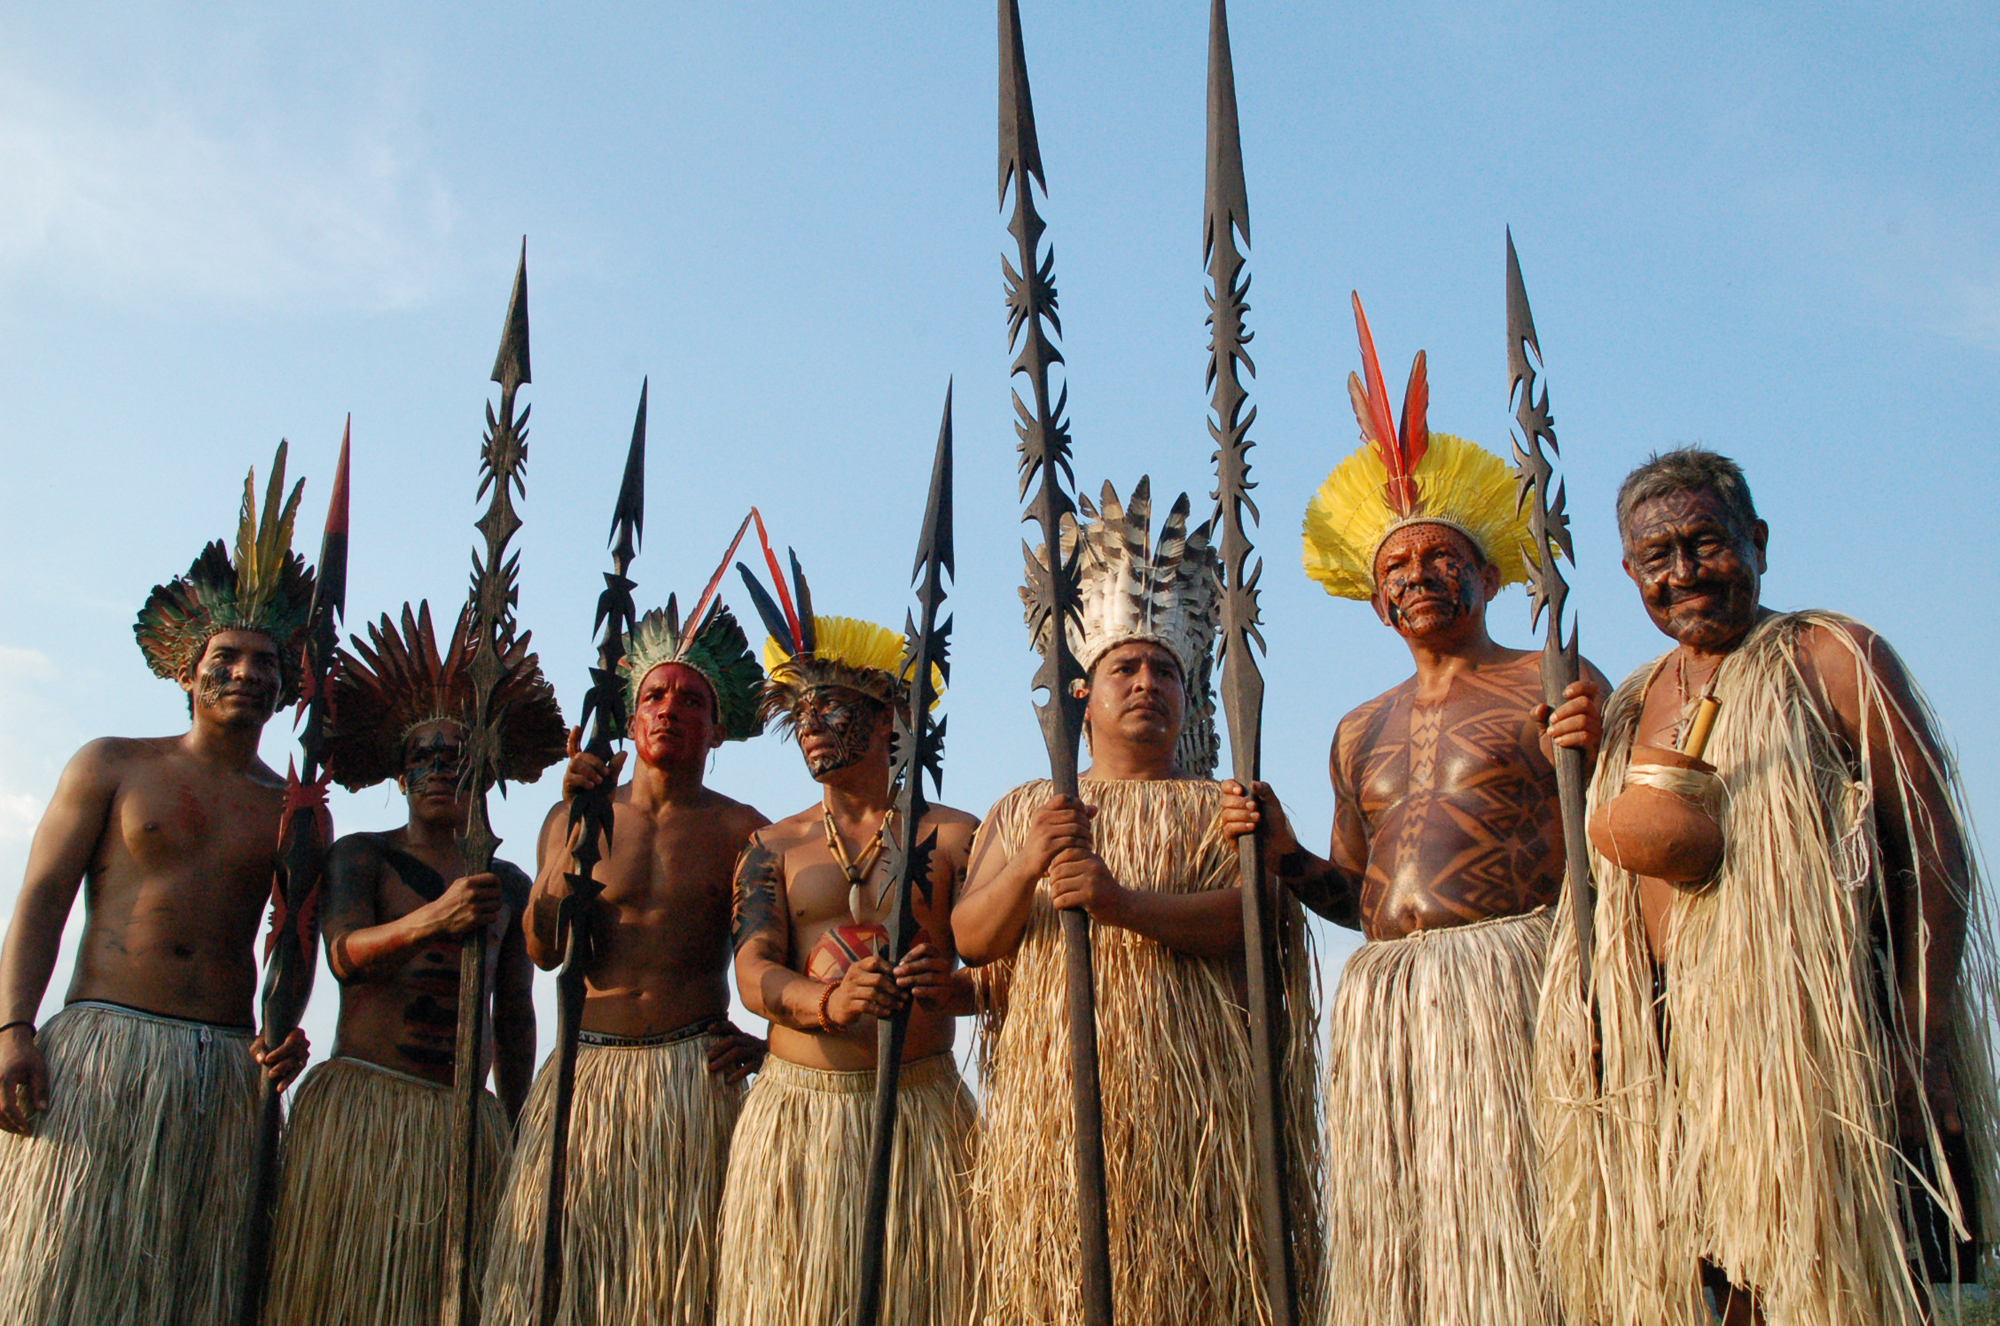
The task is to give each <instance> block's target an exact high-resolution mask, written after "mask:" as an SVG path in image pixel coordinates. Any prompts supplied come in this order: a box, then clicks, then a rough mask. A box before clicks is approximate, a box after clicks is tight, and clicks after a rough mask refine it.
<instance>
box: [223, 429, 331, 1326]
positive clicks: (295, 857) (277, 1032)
mask: <svg viewBox="0 0 2000 1326" xmlns="http://www.w3.org/2000/svg"><path fill="white" fill-rule="evenodd" d="M352 425H353V420H352V419H349V421H348V427H346V428H343V429H342V430H341V435H340V461H339V463H338V464H337V465H336V466H335V468H334V472H333V496H332V498H331V500H329V501H328V503H327V511H326V530H325V533H323V534H322V535H321V536H320V544H319V565H318V567H317V569H316V571H315V575H314V580H313V597H312V606H311V609H310V611H309V613H308V615H307V618H306V645H305V666H304V668H303V669H302V672H303V675H304V677H305V693H304V694H303V695H301V696H300V697H299V711H300V714H301V715H302V717H303V722H302V724H301V726H300V729H299V760H300V766H301V767H299V768H298V769H296V770H288V771H287V776H286V779H285V813H284V818H283V820H282V821H281V822H280V825H279V828H278V842H279V844H280V847H281V848H282V855H281V857H280V861H281V865H280V867H279V869H280V873H281V876H282V878H281V881H280V888H281V891H282V892H281V896H282V897H283V899H284V924H283V925H281V926H278V927H276V929H275V930H274V931H273V933H272V935H271V941H272V944H271V956H270V959H269V961H267V962H266V964H265V967H264V993H263V1004H262V1009H261V1012H262V1017H263V1023H264V1026H263V1035H264V1044H265V1045H267V1046H269V1047H271V1048H272V1049H276V1048H277V1047H278V1046H279V1045H280V1044H281V1043H282V1042H283V1041H284V1039H285V1038H286V1037H287V1036H289V1035H291V1034H292V1029H293V1028H294V1027H296V1026H298V1025H299V1016H300V1015H301V1014H302V1013H304V1012H305V1005H306V995H307V994H308V993H310V991H311V987H312V982H311V976H312V969H313V967H314V965H315V962H316V957H317V955H316V953H315V951H314V950H315V949H316V947H317V946H318V942H319V916H318V899H319V890H320V883H321V880H322V879H323V877H324V876H325V873H326V852H327V848H328V847H329V846H330V845H331V841H332V836H333V823H332V820H331V818H330V817H329V816H328V815H327V814H326V783H325V779H324V777H323V774H324V770H325V765H326V722H327V713H328V710H329V708H330V697H329V696H328V694H327V690H328V686H329V684H330V683H331V681H332V678H333V667H334V656H335V650H336V649H337V648H338V647H339V644H340V618H341V616H342V614H343V613H344V612H345V610H346V606H347V444H348V439H349V436H350V433H351V430H352ZM302 964H303V966H304V968H305V972H306V979H305V980H304V981H303V982H301V981H300V979H299V968H300V966H301V965H302ZM301 987H303V988H301ZM283 1118H284V1112H283V1110H282V1109H281V1108H280V1105H279V1098H278V1092H277V1089H276V1088H275V1087H274V1086H273V1085H272V1084H271V1079H269V1078H268V1077H262V1076H260V1077H259V1079H258V1111H257V1150H256V1153H255V1155H254V1156H253V1158H252V1169H251V1174H250V1216H249V1219H250V1225H249V1229H248V1230H247V1232H246V1239H245V1243H244V1270H243V1292H242V1296H241V1298H240V1300H239V1307H238V1316H237V1320H238V1321H239V1322H240V1323H241V1324H242V1326H257V1319H258V1318H259V1317H260V1316H261V1315H262V1314H263V1311H264V1290H265V1287H266V1286H267V1285H268V1283H269V1280H270V1266H269V1264H268V1263H269V1260H270V1247H271V1216H272V1211H271V1208H272V1206H273V1204H274V1203H275V1202H276V1200H277V1195H278V1136H279V1133H280V1131H281V1125H282V1123H283Z"/></svg>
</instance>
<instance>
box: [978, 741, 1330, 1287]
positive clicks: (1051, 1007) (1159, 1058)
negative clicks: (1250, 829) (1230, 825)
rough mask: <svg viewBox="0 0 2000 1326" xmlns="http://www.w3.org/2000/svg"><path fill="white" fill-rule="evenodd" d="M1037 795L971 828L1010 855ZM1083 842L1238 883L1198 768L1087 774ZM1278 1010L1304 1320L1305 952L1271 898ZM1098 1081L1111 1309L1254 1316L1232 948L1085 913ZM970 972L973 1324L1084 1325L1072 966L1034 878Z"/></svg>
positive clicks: (1178, 881) (1244, 1027)
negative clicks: (1165, 774)
mask: <svg viewBox="0 0 2000 1326" xmlns="http://www.w3.org/2000/svg"><path fill="white" fill-rule="evenodd" d="M1049 795H1050V791H1049V784H1048V783H1046V782H1035V783H1030V784H1027V785H1026V786H1024V787H1021V788H1017V789H1016V790H1015V791H1013V792H1011V793H1009V794H1008V795H1006V796H1004V797H1002V798H1001V799H1000V801H999V802H998V803H996V804H995V805H994V807H993V809H992V811H991V812H990V813H989V814H988V815H987V818H986V822H985V824H984V825H983V826H982V827H981V829H980V836H981V839H982V840H983V841H984V840H990V841H991V842H992V844H993V847H992V850H994V851H997V852H1000V853H1001V854H1002V856H1003V857H1006V856H1012V855H1013V854H1014V852H1016V851H1017V850H1018V849H1019V847H1020V845H1021V843H1022V842H1024V841H1025V840H1026V837H1027V832H1028V826H1029V824H1030V822H1031V821H1032V818H1033V815H1034V812H1035V811H1036V810H1037V809H1039V808H1040V807H1041V805H1042V804H1043V803H1044V802H1045V801H1046V800H1047V798H1048V796H1049ZM1083 796H1084V799H1085V800H1086V801H1087V802H1089V803H1090V804H1092V805H1094V806H1096V807H1097V808H1098V811H1099V813H1098V816H1097V819H1096V820H1095V821H1094V823H1093V825H1092V834H1093V836H1094V838H1095V841H1096V844H1097V850H1098V852H1099V853H1100V854H1102V855H1103V857H1104V860H1105V862H1106V864H1108V865H1109V866H1110V867H1111V872H1112V874H1113V875H1114V876H1116V877H1117V878H1118V879H1119V880H1120V881H1121V882H1123V883H1125V884H1126V885H1127V886H1128V887H1133V888H1144V889H1150V890H1154V891H1158V892H1163V893H1194V892H1200V891H1203V890H1207V889H1215V888H1224V887H1228V886H1231V885H1233V884H1235V882H1236V879H1237V875H1236V871H1237V861H1236V849H1235V847H1234V845H1233V844H1231V843H1229V842H1227V841H1226V840H1224V839H1223V838H1222V836H1221V833H1220V831H1219V829H1218V827H1217V823H1218V816H1219V813H1220V810H1221V804H1222V793H1221V789H1220V788H1219V787H1218V786H1217V785H1216V784H1214V783H1210V782H1204V781H1200V780H1196V779H1182V780H1173V781H1166V780H1161V781H1157V782H1099V781H1097V780H1094V779H1085V780H1084V782H1083ZM1279 936H1280V959H1279V962H1280V968H1279V969H1280V971H1281V972H1282V976H1283V980H1284V983H1285V1000H1286V1006H1287V1009H1288V1011H1289V1016H1288V1018H1287V1026H1286V1028H1285V1038H1284V1040H1283V1041H1281V1042H1280V1044H1279V1047H1278V1048H1279V1049H1280V1050H1281V1051H1282V1053H1283V1055H1284V1060H1283V1064H1282V1070H1281V1072H1282V1078H1283V1081H1282V1084H1281V1085H1282V1092H1283V1099H1282V1101H1281V1106H1282V1108H1283V1110H1284V1126H1285V1140H1286V1142H1287V1143H1288V1147H1287V1149H1288V1152H1289V1155H1288V1157H1287V1164H1288V1166H1289V1177H1290V1183H1289V1189H1290V1192H1289V1196H1290V1199H1291V1217H1292V1240H1293V1257H1294V1265H1295V1266H1296V1268H1297V1276H1298V1285H1299V1290H1300V1297H1301V1299H1302V1304H1301V1311H1300V1319H1301V1320H1302V1321H1314V1320H1317V1312H1316V1309H1315V1308H1314V1306H1313V1305H1314V1304H1315V1303H1316V1302H1317V1289H1318V1286H1319V1282H1320V1258H1321V1250H1322V1248H1323V1235H1322V1228H1323V1227H1322V1225H1321V1223H1320V1209H1319V1208H1320V1194H1321V1191H1322V1189H1321V1184H1322V1182H1323V1178H1322V1172H1321V1165H1320V1154H1321V1152H1320V1141H1321V1137H1320V1130H1319V1124H1318V1112H1317V1110H1316V1108H1315V1103H1316V1099H1317V1090H1318V1085H1319V1060H1318V1055H1317V1048H1318V1042H1319V1036H1318V1032H1319V1024H1318V1016H1319V1014H1318V1007H1317V997H1316V996H1317V986H1316V979H1315V974H1316V971H1317V968H1316V965H1315V964H1314V962H1313V959H1312V947H1311V942H1310V938H1309V936H1308V935H1307V933H1306V931H1305V928H1304V922H1303V918H1302V916H1301V915H1300V913H1299V910H1298V906H1297V904H1296V903H1294V902H1292V901H1290V900H1289V899H1288V900H1287V901H1286V902H1285V904H1284V905H1283V907H1282V908H1280V909H1279ZM1091 951H1092V954H1093V963H1094V966H1095V974H1096V996H1097V1008H1096V1012H1097V1026H1098V1054H1099V1056H1100V1058H1099V1084H1100V1088H1101V1091H1102V1095H1103V1102H1104V1165H1105V1187H1106V1199H1107V1207H1108V1221H1109V1226H1110V1235H1111V1279H1112V1295H1113V1300H1114V1306H1115V1308H1116V1311H1117V1315H1118V1319H1119V1320H1120V1321H1121V1322H1135V1323H1136V1322H1144V1323H1147V1326H1263V1324H1264V1323H1268V1322H1269V1321H1270V1320H1271V1319H1272V1314H1271V1309H1270V1306H1269V1305H1268V1304H1267V1303H1266V1302H1265V1297H1264V1282H1263V1274H1264V1272H1263V1256H1264V1250H1263V1240H1262V1237H1261V1234H1260V1231H1259V1228H1258V1207H1259V1200H1260V1199H1259V1194H1258V1181H1257V1180H1258V1176H1257V1166H1256V1159H1255V1151H1254V1149H1253V1145H1252V1127H1251V1118H1250V1101H1251V1093H1252V1091H1253V1086H1252V1083H1253V1082H1254V1080H1255V1077H1254V1073H1253V1071H1252V1068H1251V1059H1250V1024H1249V1015H1248V1014H1247V1012H1246V1011H1245V1010H1244V1008H1243V1005H1242V1003H1241V1001H1240V997H1239V995H1238V994H1237V992H1236V989H1235V985H1234V974H1233V972H1232V964H1231V963H1229V962H1227V961H1223V960H1219V959H1208V958H1197V957H1192V956H1189V955H1187V954H1183V953H1176V952H1174V951H1172V950H1170V949H1168V948H1166V947H1165V946H1164V945H1161V944H1158V943H1155V942H1154V941H1152V940H1150V939H1146V938H1144V937H1142V936H1140V935H1138V934H1136V933H1135V932H1133V931H1130V930H1122V929H1119V928H1117V927H1115V926H1093V927H1092V928H1091ZM982 972H986V973H987V974H986V975H985V979H984V981H983V982H982V985H981V987H980V994H981V1000H982V1007H983V1009H984V1018H983V1022H984V1026H983V1029H982V1053H983V1054H984V1056H985V1062H986V1065H987V1073H986V1079H985V1085H986V1091H985V1097H984V1115H983V1122H984V1129H983V1131H982V1133H981V1135H980V1143H979V1154H978V1158H977V1164H976V1166H975V1169H974V1174H973V1191H974V1196H975V1201H976V1202H977V1203H978V1220H979V1222H980V1229H981V1234H982V1237H983V1238H984V1246H983V1248H982V1252H981V1270H982V1273H983V1275H984V1277H985V1289H984V1291H983V1295H982V1304H981V1306H982V1311H983V1313H984V1316H983V1318H982V1320H983V1321H984V1322H985V1323H986V1326H1050V1324H1051V1323H1058V1324H1061V1326H1080V1323H1081V1322H1082V1321H1083V1306H1082V1296H1081V1294H1080V1292H1079V1289H1078V1285H1079V1281H1080V1271H1079V1269H1078V1264H1077V1258H1078V1254H1077V1248H1078V1234H1077V1200H1076V1180H1075V1169H1074V1164H1073V1161H1072V1152H1073V1148H1074V1136H1075V1115H1074V1105H1073V1094H1072V1089H1071V1085H1070V1070H1069V1015H1068V1003H1067V981H1066V978H1065V973H1064V966H1063V958H1062V939H1061V931H1060V927H1059V925H1058V922H1057V917H1056V913H1055V911H1054V910H1053V909H1052V908H1051V907H1050V905H1049V900H1048V889H1047V885H1046V884H1045V883H1044V884H1041V885H1038V886H1037V889H1036V893H1035V897H1034V901H1033V903H1032V905H1031V908H1030V911H1029V917H1028V927H1027V932H1026V934H1025V936H1024V938H1023V939H1022V942H1021V947H1020V949H1019V950H1018V951H1017V953H1016V955H1015V956H1014V958H1012V959H1010V960H1008V961H1005V962H1001V963H996V964H994V965H993V967H992V968H991V969H982Z"/></svg>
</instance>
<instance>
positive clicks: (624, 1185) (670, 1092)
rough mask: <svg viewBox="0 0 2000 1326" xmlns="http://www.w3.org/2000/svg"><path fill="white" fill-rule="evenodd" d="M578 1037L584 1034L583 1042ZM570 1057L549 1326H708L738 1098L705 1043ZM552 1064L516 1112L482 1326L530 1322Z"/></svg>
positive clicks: (667, 1040)
mask: <svg viewBox="0 0 2000 1326" xmlns="http://www.w3.org/2000/svg"><path fill="white" fill-rule="evenodd" d="M586 1035H588V1033H586ZM603 1040H604V1043H599V1044H591V1043H589V1042H588V1041H586V1042H585V1043H584V1044H582V1045H580V1046H579V1047H578V1049H577V1055H576V1094H575V1097H574V1098H573V1104H572V1106H571V1111H570V1121H569V1153H568V1163H569V1171H568V1181H567V1186H566V1189H565V1196H564V1210H565V1213H566V1214H565V1217H564V1228H563V1304H562V1312H561V1315H560V1316H559V1317H558V1318H557V1320H558V1322H560V1323H562V1326H598V1324H599V1323H601V1324H602V1326H708V1323H709V1321H710V1320H711V1319H712V1315H713V1298H712V1294H713V1285H714V1280H715V1248H716V1237H715V1233H716V1216H717V1213H718V1211H719V1210H720V1208H721V1205H722V1179H723V1174H724V1173H725V1172H726V1170H727V1169H728V1165H729V1132H730V1129H731V1127H733V1126H734V1124H735V1122H736V1112H737V1108H738V1105H739V1103H740V1101H741V1099H742V1089H741V1088H740V1087H734V1086H730V1085H728V1084H727V1083H725V1082H723V1080H722V1079H721V1078H719V1077H716V1076H715V1075H714V1074H713V1073H710V1072H709V1071H708V1050H709V1046H711V1045H712V1044H714V1037H713V1036H711V1035H707V1034H694V1035H686V1036H675V1035H670V1036H666V1037H656V1038H649V1039H648V1040H647V1041H643V1042H630V1043H622V1042H612V1039H611V1038H608V1037H607V1038H603ZM554 1107H555V1056H554V1055H550V1056H549V1058H548V1060H547V1061H546V1062H545V1063H543V1065H542V1071H541V1072H540V1073H539V1074H537V1075H536V1077H535V1086H534V1090H533V1091H531V1092H530V1093H529V1095H528V1103H527V1106H526V1108H525V1109H523V1110H522V1113H521V1123H520V1136H519V1140H518V1141H517V1142H516V1144H515V1147H514V1155H513V1158H512V1160H511V1162H510V1163H509V1165H508V1169H507V1179H506V1186H505V1190H504V1194H503V1196H502V1197H501V1199H500V1209H499V1214H498V1217H497V1219H496V1220H495V1222H494V1230H493V1251H492V1255H491V1256H490V1257H489V1258H488V1259H487V1263H486V1292H485V1299H484V1302H485V1318H484V1320H485V1323H486V1326H522V1324H523V1323H526V1322H529V1321H532V1320H533V1319H534V1308H535V1283H536V1278H537V1273H538V1270H539V1267H540V1263H541V1229H542V1202H543V1199H544V1197H545V1195H546V1192H547V1188H548V1170H549V1115H550V1112H551V1111H552V1110H553V1109H554Z"/></svg>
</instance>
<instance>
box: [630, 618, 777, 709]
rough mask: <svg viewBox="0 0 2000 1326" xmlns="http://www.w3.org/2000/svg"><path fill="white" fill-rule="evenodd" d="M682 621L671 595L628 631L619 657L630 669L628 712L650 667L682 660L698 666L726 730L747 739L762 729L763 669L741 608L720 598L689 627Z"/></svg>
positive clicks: (637, 698)
mask: <svg viewBox="0 0 2000 1326" xmlns="http://www.w3.org/2000/svg"><path fill="white" fill-rule="evenodd" d="M682 625H683V623H682V621H681V616H680V608H679V606H678V605H677V604H676V603H675V601H674V599H673V597H672V596H669V597H668V599H667V606H666V610H665V611H661V610H660V609H658V608H655V609H653V610H652V611H651V612H649V613H647V614H646V615H645V616H643V617H641V618H640V619H639V620H638V621H637V622H635V623H634V624H633V626H632V630H631V632H630V634H628V635H627V636H626V637H625V657H624V658H622V659H620V660H619V663H618V667H619V670H620V671H622V672H623V673H624V674H625V712H626V713H628V714H629V713H631V712H632V711H633V710H634V709H636V708H637V707H638V704H639V683H640V682H642V681H644V680H645V679H646V674H647V673H649V672H651V671H652V670H653V669H654V668H657V667H659V666H660V664H662V663H680V664H684V665H685V666H687V667H690V668H693V669H694V670H695V671H696V672H699V673H700V674H701V675H702V677H703V679H705V680H706V681H707V682H708V685H709V689H711V690H713V691H714V692H715V703H716V708H717V709H718V710H719V711H720V715H721V720H722V735H723V736H725V737H727V738H728V739H729V740H731V741H742V740H744V739H745V738H747V737H754V736H756V735H757V734H758V733H759V732H762V731H763V730H764V727H763V724H762V723H760V722H758V720H757V695H758V692H759V691H760V690H762V689H763V685H764V669H763V668H761V667H759V666H758V664H757V659H756V657H755V656H754V655H753V654H751V652H750V642H749V640H748V639H746V638H745V637H744V635H743V628H742V627H741V626H740V625H738V624H737V621H736V614H734V613H732V612H731V611H730V610H729V609H728V608H727V607H724V606H723V605H722V604H720V603H717V604H716V605H715V606H714V607H713V608H711V609H710V610H709V612H708V613H707V614H706V616H705V617H704V619H703V620H702V622H701V623H700V625H699V626H698V627H696V629H694V630H692V631H688V632H685V633H684V632H683V631H682V629H681V628H682Z"/></svg>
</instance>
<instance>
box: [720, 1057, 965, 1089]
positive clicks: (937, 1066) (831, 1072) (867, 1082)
mask: <svg viewBox="0 0 2000 1326" xmlns="http://www.w3.org/2000/svg"><path fill="white" fill-rule="evenodd" d="M757 1080H758V1081H759V1082H760V1083H762V1082H768V1083H770V1084H771V1085H772V1086H786V1087H794V1088H797V1089H799V1090H802V1091H819V1092H825V1093H826V1094H828V1095H832V1096H872V1095H874V1094H875V1070H874V1069H872V1068H858V1069H841V1068H809V1067H807V1066H806V1065H804V1064H795V1063H793V1062H792V1061H791V1060H789V1059H780V1058H779V1057H778V1056H777V1055H775V1054H773V1055H767V1056H766V1057H765V1059H764V1066H763V1068H761V1069H759V1070H758V1073H757ZM959 1080H960V1079H959V1072H958V1060H957V1059H955V1058H954V1057H953V1056H952V1053H951V1051H950V1050H940V1051H939V1052H938V1053H936V1054H927V1055H925V1056H924V1057H923V1058H921V1059H910V1060H907V1061H905V1062H904V1064H903V1067H902V1069H901V1070H900V1071H899V1072H898V1073H897V1074H896V1086H897V1089H898V1090H899V1091H902V1090H913V1089H916V1088H920V1087H929V1086H935V1085H937V1084H938V1083H941V1082H943V1083H952V1082H957V1081H959Z"/></svg>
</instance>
